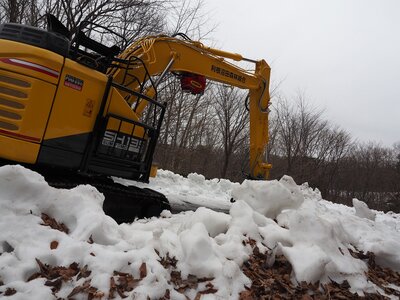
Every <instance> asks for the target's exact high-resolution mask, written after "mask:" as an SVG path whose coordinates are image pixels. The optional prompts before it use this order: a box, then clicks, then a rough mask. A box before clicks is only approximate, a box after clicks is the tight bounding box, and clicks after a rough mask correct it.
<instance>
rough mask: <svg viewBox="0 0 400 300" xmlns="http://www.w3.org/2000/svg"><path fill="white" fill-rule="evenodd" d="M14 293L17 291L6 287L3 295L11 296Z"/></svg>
mask: <svg viewBox="0 0 400 300" xmlns="http://www.w3.org/2000/svg"><path fill="white" fill-rule="evenodd" d="M16 293H17V291H16V290H15V289H14V288H7V289H6V291H5V292H4V296H12V295H14V294H16Z"/></svg>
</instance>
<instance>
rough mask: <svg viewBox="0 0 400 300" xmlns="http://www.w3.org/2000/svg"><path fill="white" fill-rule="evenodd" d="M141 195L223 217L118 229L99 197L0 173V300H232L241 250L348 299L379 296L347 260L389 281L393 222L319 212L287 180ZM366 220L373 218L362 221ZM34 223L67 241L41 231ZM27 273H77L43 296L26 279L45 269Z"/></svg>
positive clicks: (399, 261) (42, 288) (394, 248)
mask: <svg viewBox="0 0 400 300" xmlns="http://www.w3.org/2000/svg"><path fill="white" fill-rule="evenodd" d="M120 182H125V181H123V180H120ZM125 183H126V182H125ZM146 187H150V188H153V189H155V190H158V191H161V192H164V193H165V194H166V195H167V197H169V199H170V200H171V201H173V203H172V204H173V205H176V206H178V207H179V206H180V207H181V208H184V205H185V204H186V205H187V207H192V206H194V205H196V204H199V203H202V204H203V205H204V204H207V205H209V204H212V206H211V207H219V208H223V209H229V214H225V213H221V212H216V211H213V210H210V209H209V208H204V207H200V208H198V209H196V211H186V212H181V213H179V214H172V213H170V212H168V211H164V212H163V214H162V216H161V217H160V218H152V219H145V220H137V221H135V222H133V223H132V224H122V225H118V224H117V223H115V222H114V221H113V220H112V219H111V218H109V217H108V216H106V215H104V213H103V211H102V209H101V206H102V201H103V196H102V195H101V194H100V193H98V192H97V191H96V189H94V188H93V187H91V186H80V187H77V188H75V189H72V190H62V189H54V188H51V187H49V186H48V185H47V183H46V182H45V181H44V180H43V178H42V177H41V176H40V175H38V174H36V173H34V172H31V171H29V170H26V169H24V168H22V167H20V166H5V167H1V168H0V211H1V218H0V293H5V292H6V291H7V290H8V291H14V292H15V294H14V298H15V299H24V298H29V299H54V296H56V297H57V298H58V297H61V298H67V297H68V295H71V294H73V292H74V291H75V292H76V293H77V295H74V297H77V296H81V297H84V292H86V293H89V291H92V292H93V291H96V293H97V294H92V296H93V295H95V296H98V297H100V296H104V298H108V297H111V296H114V297H116V298H118V297H122V296H129V297H130V298H135V299H147V297H149V298H150V299H158V298H161V297H163V296H165V295H168V296H169V297H170V298H171V299H187V298H186V297H189V298H190V299H194V298H195V297H199V295H203V296H202V299H237V298H238V297H239V293H240V292H241V291H243V290H244V288H245V286H250V285H251V281H250V280H249V279H248V278H247V277H246V276H245V275H244V273H243V272H242V271H241V267H242V264H243V263H244V262H245V261H246V260H247V259H248V258H249V256H250V255H251V253H252V247H251V246H250V245H249V241H250V240H251V241H254V243H256V245H257V246H258V248H259V249H260V251H262V252H267V253H268V254H269V255H268V257H269V258H268V259H267V261H266V264H267V265H269V266H272V265H273V263H274V259H275V257H276V255H280V254H283V255H284V256H285V257H286V258H287V259H288V260H289V262H290V263H291V265H292V267H293V274H292V281H293V282H301V281H308V282H316V281H321V282H324V281H329V280H335V281H337V282H342V281H344V280H347V281H348V282H349V284H350V289H351V291H353V292H356V293H359V294H360V295H362V294H363V292H378V291H379V292H381V293H382V290H380V289H379V288H378V287H377V286H375V285H374V284H373V283H371V282H370V281H368V280H367V278H366V277H365V271H366V270H367V265H366V263H365V262H364V261H363V260H361V259H357V258H354V257H353V256H352V255H351V253H350V251H349V249H350V250H355V249H358V250H360V251H365V252H366V251H372V252H374V253H375V255H376V258H377V262H378V263H380V264H382V265H384V266H390V267H391V268H393V269H396V270H400V253H399V251H398V249H399V248H400V216H399V215H396V214H383V213H380V212H371V211H369V210H366V209H365V207H363V205H362V204H360V203H358V202H355V203H356V204H355V205H354V206H355V207H356V208H349V207H345V206H341V205H337V204H333V203H330V202H327V201H325V200H323V199H322V198H321V195H320V193H319V192H318V191H317V190H312V189H310V188H309V187H308V186H307V185H302V186H298V185H296V184H295V183H294V181H293V180H292V179H291V178H290V177H287V176H285V177H283V178H282V179H281V180H279V181H269V182H252V181H245V182H244V183H243V184H241V185H240V184H237V183H231V182H229V181H227V180H216V179H214V180H205V178H204V177H203V176H201V175H197V174H191V175H189V176H188V178H184V177H181V176H179V175H176V174H173V173H171V172H168V171H160V172H159V175H158V177H157V178H155V179H152V180H151V182H150V184H149V185H146ZM213 195H216V196H213ZM232 197H233V198H234V199H235V202H234V203H233V204H232V203H230V201H229V200H230V199H231V198H232ZM193 199H194V200H193ZM193 203H195V204H193ZM360 207H363V208H361V209H360ZM360 211H362V213H360ZM368 212H369V213H370V214H368ZM371 213H374V214H376V217H375V218H371V217H367V218H365V216H366V215H367V216H371ZM42 214H46V215H48V216H50V217H52V218H54V219H55V220H56V221H57V222H58V223H63V224H64V225H65V227H66V228H68V229H69V231H68V232H62V231H60V230H55V229H52V228H51V227H49V226H43V223H46V222H45V221H44V219H43V215H42ZM38 261H39V262H41V263H43V264H47V265H48V266H71V264H73V263H77V264H78V265H79V268H78V269H79V270H80V271H79V272H80V273H79V274H78V273H73V276H69V277H68V276H67V277H65V276H64V277H63V278H64V279H63V282H62V284H60V282H61V281H60V282H59V285H58V286H55V284H56V283H55V282H54V281H51V282H50V283H49V279H48V278H47V279H46V278H43V276H42V277H40V276H36V275H35V274H38V272H39V271H40V272H41V273H43V272H44V271H43V269H46V268H43V267H40V264H39V262H38ZM78 269H77V270H78ZM46 270H47V269H46ZM88 270H90V272H89V271H88ZM84 271H85V272H84ZM77 272H78V271H77ZM76 274H78V275H76ZM81 274H83V275H81ZM1 282H3V283H4V285H3V286H1ZM45 283H46V285H45ZM124 283H125V285H124ZM89 284H90V288H92V290H90V289H89V288H88V286H89ZM122 286H124V289H123V290H122ZM76 287H80V289H76ZM116 291H119V293H120V294H119V293H116ZM93 293H94V292H93ZM53 294H54V296H53ZM1 295H2V294H0V297H1Z"/></svg>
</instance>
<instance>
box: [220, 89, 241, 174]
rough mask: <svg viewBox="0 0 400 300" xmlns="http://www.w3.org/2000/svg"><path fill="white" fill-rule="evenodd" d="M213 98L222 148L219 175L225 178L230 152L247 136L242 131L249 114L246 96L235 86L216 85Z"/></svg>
mask: <svg viewBox="0 0 400 300" xmlns="http://www.w3.org/2000/svg"><path fill="white" fill-rule="evenodd" d="M213 98H214V99H215V100H214V101H215V115H216V117H217V120H218V131H219V132H220V136H221V144H222V150H223V160H222V161H223V163H222V169H221V177H222V178H225V176H226V173H227V170H228V166H229V162H230V158H231V156H232V154H233V153H234V152H235V151H236V150H237V149H238V148H239V147H240V146H241V145H242V144H243V140H244V139H246V138H247V136H246V135H245V134H244V133H245V131H246V128H247V126H248V123H249V114H248V112H247V111H246V107H245V103H244V100H245V98H246V97H245V95H244V94H243V93H242V92H241V91H240V90H239V89H237V88H232V87H228V86H224V85H217V88H216V89H215V92H214V93H213Z"/></svg>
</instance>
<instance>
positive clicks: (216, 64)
mask: <svg viewBox="0 0 400 300" xmlns="http://www.w3.org/2000/svg"><path fill="white" fill-rule="evenodd" d="M119 58H121V59H124V60H127V61H130V60H131V59H132V58H136V59H140V61H142V62H143V64H138V65H137V67H136V68H132V70H131V73H133V74H134V75H135V77H139V78H141V77H143V76H144V75H145V72H146V71H147V72H148V73H149V74H150V75H160V76H161V77H163V74H165V73H166V72H177V73H182V74H188V73H190V74H196V75H201V76H204V77H206V78H207V79H208V80H212V81H217V82H220V83H224V84H227V85H230V86H235V87H238V88H241V89H248V90H249V111H250V158H249V159H250V174H249V175H250V178H252V179H267V178H268V174H269V169H270V168H271V165H270V164H268V163H267V162H266V158H265V148H266V146H267V143H268V106H269V100H270V96H269V82H270V80H269V79H270V67H269V66H268V64H267V63H266V62H265V60H258V61H254V60H249V59H246V58H243V57H242V56H241V55H240V54H237V53H230V52H226V51H222V50H218V49H213V48H210V47H206V46H204V45H203V44H202V43H200V42H198V41H191V40H187V39H184V40H182V39H178V38H175V37H166V36H155V37H146V38H143V39H141V40H139V41H137V42H135V43H134V44H132V45H131V46H130V47H129V48H127V49H126V50H125V51H124V52H123V53H122V54H121V55H120V56H119ZM226 59H232V60H235V61H243V60H245V61H249V62H252V63H254V64H255V69H254V72H252V73H251V72H248V71H246V70H244V69H242V68H240V67H239V66H237V65H234V64H232V63H230V62H228V61H227V60H226ZM123 70H124V68H115V69H111V70H110V71H109V72H110V73H111V74H112V75H113V77H114V80H115V81H116V82H119V83H121V84H126V82H124V81H125V79H126V74H124V72H123ZM140 84H141V83H140V82H136V81H133V82H130V83H129V84H128V86H129V87H130V88H131V89H133V90H138V89H139V86H140ZM145 94H146V95H147V96H148V97H154V95H155V89H154V86H150V88H149V89H148V90H147V91H145ZM134 102H135V104H137V102H140V103H139V104H138V106H137V109H136V111H135V112H136V113H137V114H138V115H140V114H141V113H142V111H143V109H144V107H146V105H147V103H148V102H147V101H145V100H142V99H140V97H137V98H135V99H133V100H131V105H133V103H134Z"/></svg>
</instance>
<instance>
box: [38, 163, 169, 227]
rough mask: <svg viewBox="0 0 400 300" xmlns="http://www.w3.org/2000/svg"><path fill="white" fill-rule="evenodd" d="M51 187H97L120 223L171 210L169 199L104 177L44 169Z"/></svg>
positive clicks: (151, 191) (43, 172)
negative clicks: (84, 185) (82, 185)
mask: <svg viewBox="0 0 400 300" xmlns="http://www.w3.org/2000/svg"><path fill="white" fill-rule="evenodd" d="M40 173H41V174H42V175H43V176H44V177H45V179H46V181H47V182H48V184H49V185H50V186H53V187H56V188H65V189H70V188H74V187H76V186H78V185H81V184H89V185H91V186H94V187H95V188H97V190H98V191H99V192H101V193H102V194H103V195H104V197H105V200H104V203H103V210H104V212H105V213H106V214H107V215H109V216H110V217H112V218H113V219H114V220H115V221H117V222H118V223H124V222H125V223H128V222H132V221H133V220H134V219H135V218H143V217H152V216H159V215H160V213H161V212H162V211H163V210H164V209H170V205H169V202H168V200H167V198H166V197H165V196H164V195H163V194H161V193H158V192H156V191H153V190H151V189H147V188H144V189H141V188H138V187H134V186H125V185H122V184H119V183H116V182H114V181H113V180H112V179H111V178H108V177H103V176H90V177H89V176H83V175H80V174H75V173H69V174H68V173H65V172H63V173H58V172H54V171H49V170H41V171H40Z"/></svg>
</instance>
